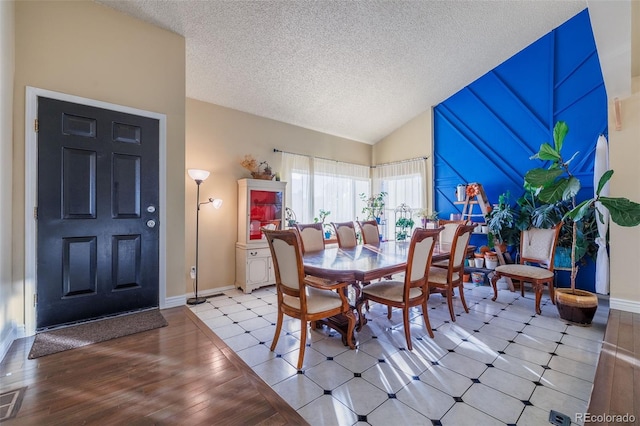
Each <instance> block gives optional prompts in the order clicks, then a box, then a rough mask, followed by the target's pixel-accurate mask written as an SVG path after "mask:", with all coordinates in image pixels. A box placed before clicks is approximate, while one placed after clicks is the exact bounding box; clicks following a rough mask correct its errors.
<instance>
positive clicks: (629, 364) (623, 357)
mask: <svg viewBox="0 0 640 426" xmlns="http://www.w3.org/2000/svg"><path fill="white" fill-rule="evenodd" d="M587 411H588V412H589V413H591V414H593V415H605V414H606V415H612V416H625V415H626V416H627V417H629V416H630V415H631V416H633V417H634V418H633V420H631V419H628V418H624V417H620V418H619V421H615V420H616V417H610V421H606V419H605V420H604V421H595V423H597V424H623V423H626V424H634V425H640V314H637V313H632V312H624V311H619V310H617V309H611V310H610V311H609V321H608V322H607V331H606V332H605V335H604V341H603V342H602V350H601V352H600V358H599V360H598V367H597V369H596V376H595V378H594V380H593V391H592V393H591V400H590V402H589V409H588V410H587Z"/></svg>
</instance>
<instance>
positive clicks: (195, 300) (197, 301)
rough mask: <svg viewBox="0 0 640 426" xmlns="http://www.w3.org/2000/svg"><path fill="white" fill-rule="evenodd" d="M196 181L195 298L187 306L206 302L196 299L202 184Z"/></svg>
mask: <svg viewBox="0 0 640 426" xmlns="http://www.w3.org/2000/svg"><path fill="white" fill-rule="evenodd" d="M195 181H196V185H197V187H196V278H195V287H196V288H195V297H191V298H189V299H187V304H189V305H199V304H201V303H204V302H206V301H207V299H205V298H204V297H198V275H199V272H200V269H198V236H199V235H200V232H199V229H198V228H199V226H200V184H201V183H202V179H195Z"/></svg>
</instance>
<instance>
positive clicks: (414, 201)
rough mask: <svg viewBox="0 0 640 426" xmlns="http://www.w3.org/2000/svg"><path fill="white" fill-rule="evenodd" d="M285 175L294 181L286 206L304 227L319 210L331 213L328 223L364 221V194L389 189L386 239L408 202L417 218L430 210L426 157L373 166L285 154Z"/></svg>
mask: <svg viewBox="0 0 640 426" xmlns="http://www.w3.org/2000/svg"><path fill="white" fill-rule="evenodd" d="M371 175H372V177H373V185H372V182H371ZM282 176H283V179H284V180H286V181H287V182H289V184H288V185H287V205H288V206H289V207H290V208H291V209H293V211H294V212H295V214H296V219H297V220H298V222H300V223H311V222H313V218H314V217H318V212H319V210H320V209H323V210H328V211H330V212H331V214H330V216H329V217H328V218H327V221H329V222H346V221H349V220H357V219H362V220H364V219H366V218H365V217H364V216H363V214H362V208H363V207H364V202H363V201H362V200H361V199H360V194H362V193H364V194H365V195H366V196H367V197H368V196H370V195H372V194H374V193H379V192H382V191H384V192H386V193H387V197H386V199H385V203H386V205H385V211H384V214H383V216H384V217H383V218H382V219H383V222H382V226H381V229H382V231H383V232H384V237H385V238H386V239H393V238H394V235H395V223H394V220H395V219H394V210H395V208H396V207H398V206H399V205H400V204H402V203H405V204H407V205H408V206H410V207H411V208H412V211H413V212H414V214H415V212H417V211H418V210H421V209H422V208H424V207H426V186H425V183H426V160H425V159H424V158H419V159H416V160H408V161H402V162H399V163H393V164H386V165H379V166H376V167H374V168H370V167H368V166H362V165H357V164H351V163H344V162H340V161H333V160H325V159H321V158H313V157H308V156H304V155H296V154H289V153H284V152H283V153H282ZM414 220H416V219H414ZM416 222H419V221H417V220H416Z"/></svg>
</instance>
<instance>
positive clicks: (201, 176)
mask: <svg viewBox="0 0 640 426" xmlns="http://www.w3.org/2000/svg"><path fill="white" fill-rule="evenodd" d="M187 172H188V173H189V176H190V177H191V179H193V180H195V181H198V180H199V181H205V180H206V179H207V178H208V177H209V172H208V171H206V170H200V169H189V170H187Z"/></svg>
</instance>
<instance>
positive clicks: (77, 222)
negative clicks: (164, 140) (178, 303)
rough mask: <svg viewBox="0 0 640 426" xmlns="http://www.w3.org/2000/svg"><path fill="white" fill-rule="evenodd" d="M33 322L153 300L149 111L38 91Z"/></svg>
mask: <svg viewBox="0 0 640 426" xmlns="http://www.w3.org/2000/svg"><path fill="white" fill-rule="evenodd" d="M38 123H39V130H38V204H37V205H38V209H37V218H38V228H37V232H38V237H37V245H38V248H37V256H38V258H37V292H38V295H37V308H36V315H37V319H36V327H37V328H38V329H42V328H47V327H51V326H55V325H60V324H66V323H71V322H76V321H82V320H87V319H91V318H98V317H101V316H105V315H111V314H116V313H120V312H127V311H132V310H138V309H142V308H148V307H155V306H158V291H159V287H158V235H159V226H158V165H159V162H158V137H159V136H158V135H159V123H158V120H155V119H152V118H147V117H141V116H137V115H131V114H125V113H121V112H116V111H110V110H106V109H101V108H95V107H90V106H86V105H79V104H74V103H70V102H64V101H59V100H54V99H48V98H42V97H40V98H38Z"/></svg>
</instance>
